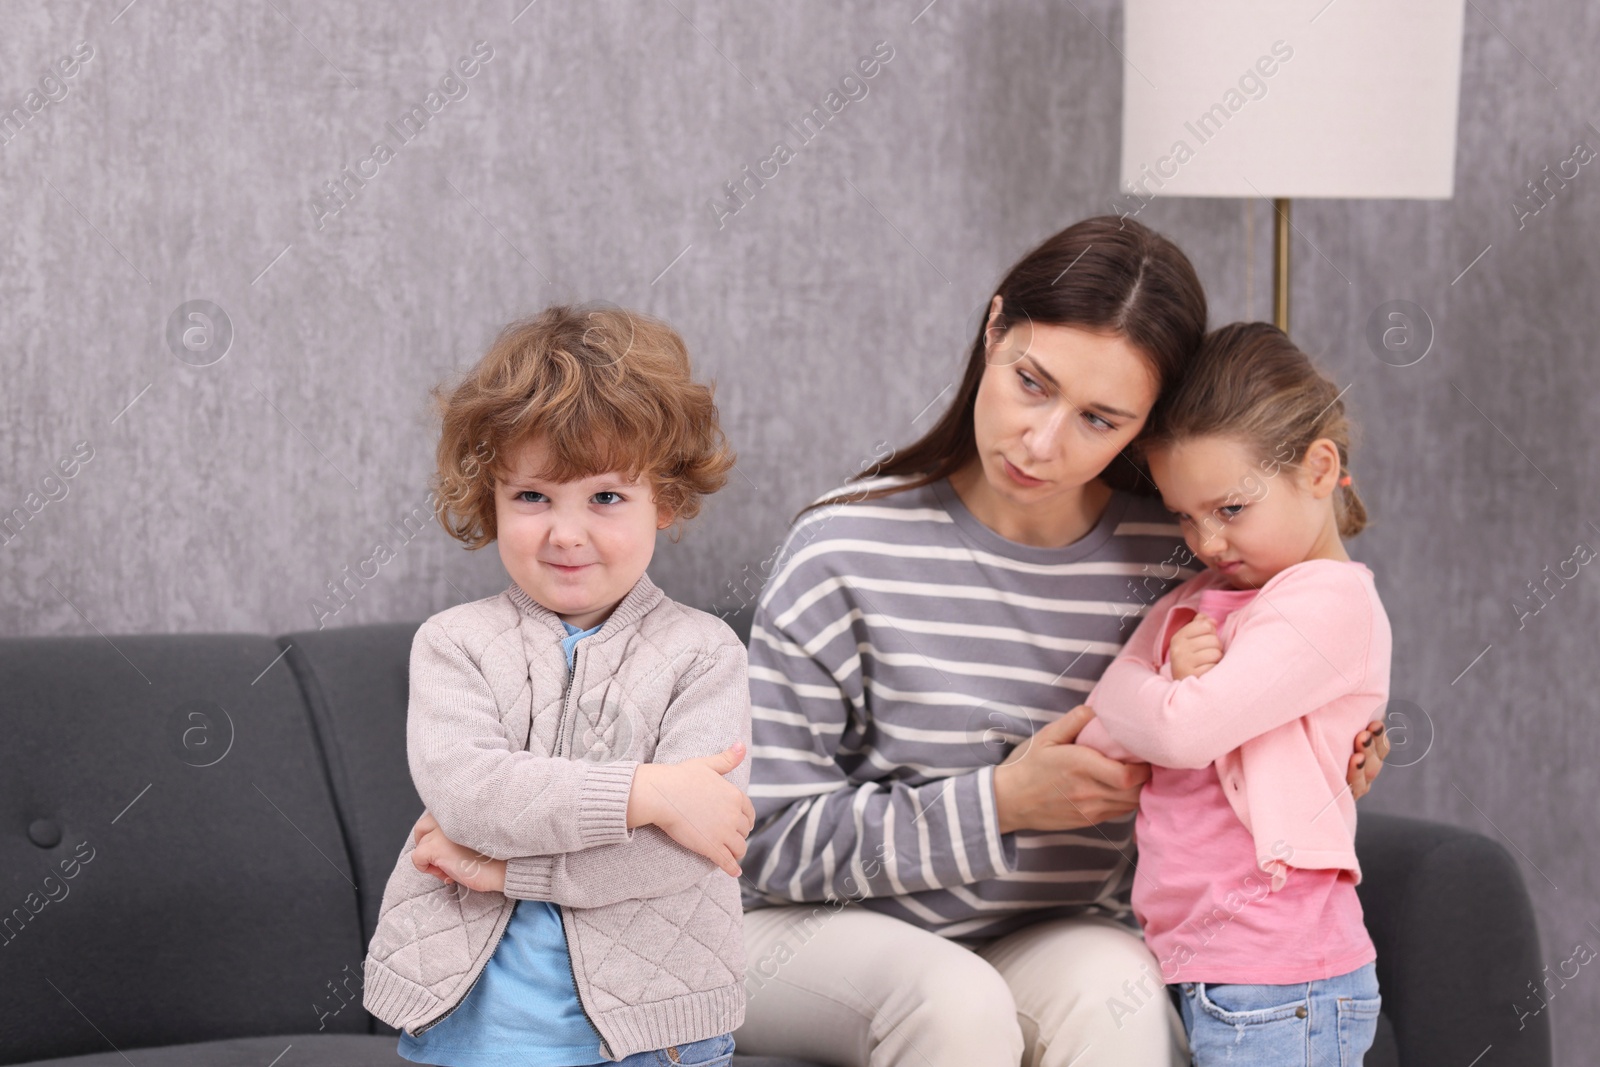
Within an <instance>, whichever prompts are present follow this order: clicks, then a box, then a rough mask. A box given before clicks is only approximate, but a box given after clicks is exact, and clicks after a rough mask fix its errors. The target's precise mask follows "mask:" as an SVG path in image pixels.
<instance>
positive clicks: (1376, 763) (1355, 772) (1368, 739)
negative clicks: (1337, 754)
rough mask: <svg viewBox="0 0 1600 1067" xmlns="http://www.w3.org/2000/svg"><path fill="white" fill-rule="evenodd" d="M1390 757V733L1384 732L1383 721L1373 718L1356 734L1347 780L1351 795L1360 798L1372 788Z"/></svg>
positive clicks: (1346, 773)
mask: <svg viewBox="0 0 1600 1067" xmlns="http://www.w3.org/2000/svg"><path fill="white" fill-rule="evenodd" d="M1388 758H1389V735H1388V734H1386V733H1384V732H1383V723H1382V722H1381V721H1379V720H1377V719H1373V720H1372V721H1371V722H1369V723H1367V728H1366V729H1365V730H1362V731H1361V732H1360V733H1359V734H1356V750H1355V754H1354V755H1352V756H1351V757H1350V767H1349V769H1348V770H1347V771H1346V772H1345V781H1346V782H1348V783H1349V784H1350V796H1351V797H1353V798H1354V799H1356V800H1360V799H1361V798H1362V797H1364V796H1366V795H1367V791H1368V790H1369V789H1371V788H1372V780H1373V779H1374V778H1376V777H1378V772H1379V771H1381V770H1383V761H1384V760H1386V759H1388Z"/></svg>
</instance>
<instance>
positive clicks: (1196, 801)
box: [1078, 560, 1389, 985]
mask: <svg viewBox="0 0 1600 1067" xmlns="http://www.w3.org/2000/svg"><path fill="white" fill-rule="evenodd" d="M1351 578H1356V579H1358V580H1357V581H1351V580H1350V579H1351ZM1258 599H1259V600H1260V603H1256V601H1257V600H1258ZM1200 612H1203V613H1205V614H1207V615H1209V616H1211V618H1212V619H1213V620H1215V621H1216V623H1217V629H1218V636H1219V639H1220V640H1221V641H1222V645H1223V658H1222V661H1221V662H1219V663H1218V664H1217V665H1216V666H1215V667H1213V668H1212V669H1211V670H1210V671H1207V672H1206V673H1205V674H1203V675H1197V676H1194V677H1192V678H1186V679H1182V680H1180V681H1176V682H1175V681H1173V680H1172V669H1171V663H1170V661H1169V660H1168V658H1167V648H1168V644H1169V642H1170V639H1171V635H1172V633H1173V632H1174V631H1176V630H1177V629H1179V628H1180V627H1181V626H1183V625H1184V624H1186V623H1187V622H1188V621H1189V620H1190V619H1192V618H1193V617H1194V615H1195V614H1197V613H1200ZM1157 642H1159V643H1157ZM1388 646H1389V630H1388V621H1387V617H1386V616H1385V615H1384V613H1383V609H1382V605H1381V603H1379V602H1378V600H1377V595H1376V590H1375V589H1374V588H1373V587H1372V582H1371V572H1370V571H1369V570H1368V569H1367V568H1366V566H1365V565H1364V564H1361V563H1356V562H1353V561H1352V562H1348V563H1347V562H1345V561H1336V560H1311V561H1307V562H1306V563H1302V564H1297V565H1296V566H1294V567H1290V568H1287V569H1285V570H1284V571H1283V572H1281V573H1280V574H1279V575H1277V576H1275V577H1274V578H1273V579H1272V580H1271V581H1269V582H1268V583H1266V585H1264V586H1263V587H1262V588H1261V589H1259V590H1257V589H1239V590H1234V589H1228V588H1225V580H1224V579H1223V578H1222V576H1221V575H1220V574H1218V573H1217V572H1215V571H1209V570H1208V571H1206V572H1204V573H1202V574H1200V575H1197V576H1196V577H1195V578H1192V579H1190V580H1189V581H1188V582H1185V583H1184V584H1183V585H1181V586H1179V587H1178V588H1177V589H1175V590H1173V591H1172V592H1170V593H1168V594H1167V596H1166V597H1164V598H1163V600H1162V601H1158V602H1157V603H1156V604H1155V605H1153V606H1152V608H1151V610H1150V612H1149V613H1148V614H1147V615H1146V617H1145V619H1144V620H1143V621H1142V622H1141V624H1140V627H1139V630H1138V631H1136V632H1135V634H1134V636H1133V638H1131V639H1130V640H1129V642H1128V645H1127V646H1126V647H1125V648H1124V650H1123V653H1122V654H1121V655H1120V656H1119V657H1118V659H1117V662H1116V663H1114V664H1113V665H1112V667H1111V668H1109V669H1108V670H1107V672H1106V675H1105V677H1103V678H1102V680H1101V684H1100V685H1097V686H1096V687H1095V690H1094V691H1093V692H1092V693H1091V694H1090V696H1089V701H1088V702H1089V703H1090V704H1091V705H1092V706H1093V707H1094V708H1095V710H1096V719H1095V720H1094V721H1093V722H1091V724H1090V726H1089V727H1086V728H1085V729H1084V731H1083V733H1082V734H1080V735H1079V737H1078V741H1079V743H1081V744H1089V745H1091V746H1093V747H1095V748H1098V749H1100V750H1101V751H1104V752H1105V753H1106V754H1107V755H1111V756H1114V757H1116V758H1119V759H1129V758H1134V759H1147V760H1149V762H1151V764H1152V768H1151V779H1150V781H1149V783H1148V784H1146V786H1145V787H1144V790H1143V791H1142V792H1141V794H1140V803H1139V815H1138V820H1137V823H1136V830H1135V832H1136V835H1137V841H1138V846H1139V866H1138V870H1137V873H1136V874H1135V877H1134V884H1133V911H1134V915H1135V917H1136V918H1137V919H1138V920H1139V923H1140V925H1141V926H1142V927H1143V928H1144V930H1145V938H1146V941H1147V942H1148V944H1149V945H1150V949H1151V951H1152V952H1153V953H1154V954H1155V956H1156V958H1157V960H1158V962H1159V963H1160V965H1161V973H1162V979H1163V980H1164V981H1166V982H1184V981H1204V982H1216V983H1225V982H1241V983H1261V984H1274V985H1276V984H1288V983H1295V982H1305V981H1311V980H1313V979H1319V978H1329V977H1332V976H1334V975H1339V974H1344V973H1346V972H1348V971H1351V970H1354V969H1355V968H1357V967H1360V966H1362V965H1363V964H1366V963H1370V962H1371V961H1372V960H1374V959H1375V958H1376V956H1377V954H1376V952H1375V950H1374V948H1373V945H1372V940H1371V938H1370V937H1369V936H1368V935H1367V931H1366V926H1365V924H1364V922H1363V919H1362V912H1361V904H1360V901H1359V900H1358V899H1357V897H1356V893H1355V886H1356V884H1357V883H1358V882H1359V881H1360V868H1359V866H1358V865H1357V864H1356V862H1355V852H1354V802H1353V801H1351V800H1350V798H1349V792H1348V790H1347V789H1344V782H1343V779H1344V762H1345V760H1347V759H1348V753H1349V750H1350V744H1351V742H1352V741H1353V740H1354V738H1355V734H1356V732H1357V731H1359V730H1360V729H1361V728H1362V726H1364V725H1365V724H1366V722H1367V721H1368V719H1369V717H1370V715H1371V714H1372V712H1373V711H1375V710H1376V709H1377V708H1378V707H1381V705H1382V703H1383V702H1384V701H1385V700H1386V699H1387V692H1388V667H1389V663H1388V658H1389V648H1388ZM1146 657H1150V658H1146ZM1313 660H1315V661H1316V664H1315V665H1314V664H1313V663H1312V661H1313ZM1224 664H1226V665H1228V667H1229V670H1228V671H1226V672H1224V671H1223V666H1224ZM1219 675H1220V677H1214V676H1219ZM1208 678H1210V679H1212V684H1211V685H1209V686H1202V685H1199V684H1198V683H1201V682H1204V681H1205V680H1206V679H1208ZM1108 681H1109V683H1110V684H1107V682H1108ZM1180 691H1183V692H1180ZM1252 697H1264V698H1265V699H1255V700H1252V699H1250V698H1252ZM1221 708H1228V709H1231V711H1232V713H1231V714H1229V715H1222V714H1219V709H1221ZM1295 712H1299V714H1294V713H1295ZM1173 715H1180V716H1186V717H1187V716H1204V717H1205V718H1206V720H1207V721H1206V722H1205V723H1203V724H1200V725H1203V726H1204V727H1205V728H1202V729H1199V730H1194V731H1190V730H1182V729H1174V728H1172V727H1173V726H1174V723H1173V719H1172V718H1171V716H1173ZM1285 720H1287V721H1285ZM1189 725H1191V726H1193V725H1196V723H1194V722H1192V721H1191V722H1190V723H1189ZM1163 726H1165V727H1166V729H1165V730H1164V731H1163ZM1250 730H1256V731H1257V733H1256V734H1255V735H1250V734H1249V733H1248V731H1250ZM1161 734H1164V736H1159V737H1158V736H1157V735H1161ZM1230 742H1231V743H1232V747H1231V748H1230V749H1229V750H1227V751H1224V752H1219V751H1217V749H1218V747H1219V746H1220V745H1224V744H1228V743H1230ZM1246 750H1249V751H1248V752H1247V751H1246ZM1157 756H1163V757H1167V758H1169V759H1172V760H1173V762H1174V763H1181V764H1182V765H1181V766H1175V765H1168V764H1166V763H1163V762H1162V761H1161V760H1160V759H1157V758H1156V757H1157ZM1308 761H1309V764H1308ZM1308 771H1309V773H1308ZM1335 781H1336V782H1337V784H1336V785H1335ZM1225 782H1226V783H1227V784H1226V785H1225V784H1224V783H1225ZM1339 791H1342V798H1341V793H1340V792H1339ZM1230 794H1232V795H1231V796H1230ZM1341 799H1343V801H1345V804H1346V805H1347V806H1348V809H1349V810H1348V811H1346V810H1345V806H1342V805H1341V804H1340V803H1339V801H1340V800H1341ZM1336 811H1337V812H1338V813H1339V814H1337V815H1336V814H1335V812H1336ZM1252 823H1254V824H1257V825H1255V826H1254V827H1252V825H1251V824H1252ZM1264 832H1265V834H1264ZM1265 835H1271V836H1265ZM1285 861H1288V862H1285Z"/></svg>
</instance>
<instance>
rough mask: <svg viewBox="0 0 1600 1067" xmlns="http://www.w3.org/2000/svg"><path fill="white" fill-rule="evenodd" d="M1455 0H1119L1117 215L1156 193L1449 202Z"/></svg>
mask: <svg viewBox="0 0 1600 1067" xmlns="http://www.w3.org/2000/svg"><path fill="white" fill-rule="evenodd" d="M1464 7H1465V3H1464V0H1408V2H1407V3H1405V4H1395V3H1392V2H1388V0H1308V2H1305V3H1301V2H1295V0H1208V2H1206V3H1194V2H1193V0H1127V7H1126V18H1125V21H1124V26H1123V29H1124V34H1123V48H1122V53H1123V66H1122V91H1123V109H1122V167H1121V172H1122V173H1121V196H1120V197H1119V200H1118V203H1119V209H1118V210H1119V213H1120V214H1122V215H1123V216H1125V217H1126V216H1128V215H1131V214H1134V213H1136V212H1137V211H1138V210H1140V209H1141V208H1142V207H1143V206H1144V205H1145V204H1147V203H1149V202H1150V200H1152V199H1153V198H1155V197H1157V196H1216V197H1249V198H1256V199H1264V200H1268V201H1270V202H1271V203H1272V205H1273V270H1272V281H1273V299H1272V308H1273V320H1274V322H1275V323H1276V324H1277V326H1278V327H1279V328H1280V329H1283V330H1286V331H1287V330H1288V328H1289V242H1290V238H1291V236H1292V235H1293V234H1294V233H1295V232H1296V231H1295V230H1294V227H1293V224H1292V223H1291V222H1290V213H1289V202H1290V200H1291V199H1303V198H1395V199H1449V197H1450V196H1451V194H1452V193H1453V191H1454V187H1455V152H1456V105H1457V99H1458V97H1459V95H1460V85H1461V29H1462V13H1463V10H1464Z"/></svg>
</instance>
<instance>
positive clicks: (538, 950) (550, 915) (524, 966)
mask: <svg viewBox="0 0 1600 1067" xmlns="http://www.w3.org/2000/svg"><path fill="white" fill-rule="evenodd" d="M561 625H563V626H565V627H566V628H567V636H566V637H565V638H563V639H562V641H561V648H562V650H563V651H565V652H566V654H567V671H568V672H569V673H570V672H571V670H572V661H573V646H575V645H576V644H577V643H578V642H579V641H580V640H582V639H583V638H585V637H588V636H589V635H590V634H592V633H594V632H595V631H596V630H598V629H600V625H604V624H603V623H602V624H600V625H596V626H591V627H590V628H589V629H587V630H579V629H578V628H577V627H576V626H573V625H572V624H571V623H569V622H567V621H566V620H565V619H563V620H561ZM399 1052H400V1055H401V1056H403V1057H405V1058H406V1059H408V1060H412V1061H414V1062H416V1063H430V1064H441V1065H443V1067H573V1065H574V1064H577V1065H590V1064H604V1063H606V1062H607V1061H605V1060H602V1059H599V1058H598V1057H599V1054H600V1035H599V1034H598V1033H597V1032H596V1031H595V1028H594V1026H593V1025H592V1024H591V1023H590V1022H589V1020H588V1018H587V1017H586V1016H585V1015H584V1014H583V1007H582V1005H581V1004H579V1002H578V990H577V987H576V986H575V985H574V984H573V976H572V956H571V954H570V953H569V951H568V949H567V935H566V932H565V931H564V930H562V928H561V909H560V908H559V907H557V906H556V905H554V904H552V903H550V902H549V901H547V900H519V901H517V902H516V906H515V907H514V908H513V909H512V912H511V919H510V921H509V922H507V923H506V929H505V933H504V934H502V935H501V937H500V943H499V944H498V945H496V946H495V950H494V955H493V956H490V957H489V962H488V963H486V964H484V967H483V973H482V974H481V975H479V977H478V981H477V983H476V984H475V985H474V986H473V987H472V989H471V990H470V991H469V992H468V993H467V996H466V999H464V1000H463V1001H462V1002H461V1003H460V1004H459V1005H457V1006H456V1009H455V1010H454V1011H452V1012H451V1013H450V1014H449V1015H447V1016H445V1019H444V1021H443V1022H441V1023H438V1024H436V1025H435V1026H432V1027H430V1028H429V1029H428V1030H426V1031H424V1032H423V1033H422V1034H421V1035H419V1036H417V1037H412V1036H411V1035H410V1034H407V1033H404V1032H402V1033H401V1034H400V1048H399Z"/></svg>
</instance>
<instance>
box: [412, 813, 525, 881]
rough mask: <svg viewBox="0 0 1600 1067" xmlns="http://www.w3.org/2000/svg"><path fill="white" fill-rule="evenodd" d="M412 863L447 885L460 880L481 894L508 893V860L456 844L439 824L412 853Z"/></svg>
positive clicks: (422, 839) (426, 817) (425, 815)
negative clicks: (493, 858) (506, 891)
mask: <svg viewBox="0 0 1600 1067" xmlns="http://www.w3.org/2000/svg"><path fill="white" fill-rule="evenodd" d="M423 818H424V819H429V820H430V821H431V816H429V815H427V814H426V813H424V815H423ZM419 827H420V821H419ZM411 862H412V863H413V864H414V865H415V866H416V868H417V870H419V871H422V872H423V873H424V874H431V875H433V876H434V877H435V878H438V879H441V880H442V881H443V882H444V883H445V884H446V885H450V884H451V883H453V882H460V883H461V884H462V885H464V886H466V887H467V888H468V889H475V890H477V891H478V892H480V893H488V892H494V893H503V892H505V888H506V861H505V860H492V859H490V858H489V857H488V856H484V855H481V854H479V853H477V852H474V851H473V850H472V849H470V848H467V847H466V846H464V845H458V844H456V843H455V842H454V841H452V840H450V839H449V838H448V837H446V836H444V831H443V830H440V829H439V828H438V825H437V824H435V825H434V828H433V829H431V830H429V831H428V832H426V833H424V834H423V835H422V837H421V839H420V840H419V841H418V842H417V847H416V848H415V849H414V850H413V851H412V853H411Z"/></svg>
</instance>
